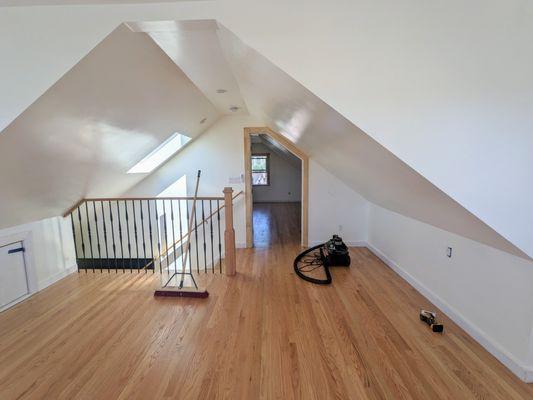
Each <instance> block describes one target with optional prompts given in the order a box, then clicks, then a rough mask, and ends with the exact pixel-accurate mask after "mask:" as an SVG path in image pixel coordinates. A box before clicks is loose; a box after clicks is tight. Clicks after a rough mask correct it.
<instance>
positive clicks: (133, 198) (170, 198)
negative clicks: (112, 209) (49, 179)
mask: <svg viewBox="0 0 533 400" xmlns="http://www.w3.org/2000/svg"><path fill="white" fill-rule="evenodd" d="M241 193H243V192H242V191H241V192H239V193H238V194H237V196H238V195H240V194H241ZM193 199H194V197H190V196H185V197H92V198H87V199H81V200H79V201H78V202H77V203H76V204H74V205H73V206H72V207H70V208H69V209H68V210H67V211H66V212H65V213H64V214H63V218H66V217H68V216H69V215H70V214H71V213H72V212H74V210H76V209H77V208H78V207H80V206H81V205H82V204H83V203H86V202H88V201H135V200H137V201H139V200H193ZM196 200H220V201H224V197H222V196H221V197H217V196H206V197H197V198H196Z"/></svg>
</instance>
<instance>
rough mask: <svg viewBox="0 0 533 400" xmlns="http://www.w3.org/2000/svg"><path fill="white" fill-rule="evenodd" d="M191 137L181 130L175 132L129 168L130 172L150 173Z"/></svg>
mask: <svg viewBox="0 0 533 400" xmlns="http://www.w3.org/2000/svg"><path fill="white" fill-rule="evenodd" d="M190 140H191V138H190V137H189V136H187V135H184V134H183V133H180V132H174V133H173V134H172V135H170V137H169V138H167V139H166V140H165V141H164V142H163V143H161V144H160V145H159V146H157V147H156V148H155V149H154V150H152V151H151V152H150V153H149V154H148V155H146V156H145V157H144V158H143V159H142V160H140V161H139V162H137V163H136V164H135V165H134V166H133V167H131V168H130V169H129V170H128V172H127V173H128V174H149V173H151V172H153V171H155V170H156V169H157V168H159V167H160V166H161V165H163V164H164V163H165V162H166V161H168V160H169V159H170V158H171V157H172V156H173V155H174V154H176V153H177V152H178V151H179V150H180V149H181V148H182V147H183V146H185V145H186V144H187V143H188V142H189V141H190Z"/></svg>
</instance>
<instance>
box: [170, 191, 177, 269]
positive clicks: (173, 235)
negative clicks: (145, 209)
mask: <svg viewBox="0 0 533 400" xmlns="http://www.w3.org/2000/svg"><path fill="white" fill-rule="evenodd" d="M173 203H174V201H173V200H170V221H171V223H172V254H173V255H174V257H173V258H174V273H177V272H178V263H177V262H176V235H175V233H174V225H175V224H174V206H173Z"/></svg>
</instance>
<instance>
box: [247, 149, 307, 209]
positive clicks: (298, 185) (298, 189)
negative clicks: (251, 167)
mask: <svg viewBox="0 0 533 400" xmlns="http://www.w3.org/2000/svg"><path fill="white" fill-rule="evenodd" d="M252 153H268V154H270V184H269V185H268V186H254V187H253V189H252V191H253V199H254V202H298V201H301V200H302V167H301V162H300V161H299V160H298V162H297V163H294V164H292V163H291V162H289V161H288V160H287V159H286V158H285V157H282V156H280V155H279V154H277V153H276V152H275V151H272V150H271V149H269V148H268V147H267V146H265V145H263V144H260V143H252ZM287 157H291V156H287ZM294 158H296V157H294Z"/></svg>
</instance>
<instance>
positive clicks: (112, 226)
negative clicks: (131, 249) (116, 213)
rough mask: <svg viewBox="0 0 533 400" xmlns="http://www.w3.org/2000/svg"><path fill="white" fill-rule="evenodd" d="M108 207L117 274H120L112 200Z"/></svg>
mask: <svg viewBox="0 0 533 400" xmlns="http://www.w3.org/2000/svg"><path fill="white" fill-rule="evenodd" d="M108 205H109V219H110V220H111V238H112V239H113V259H114V260H115V273H117V272H118V259H117V246H116V244H115V225H114V223H113V210H112V209H111V200H110V201H109V202H108ZM110 267H111V266H110Z"/></svg>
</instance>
